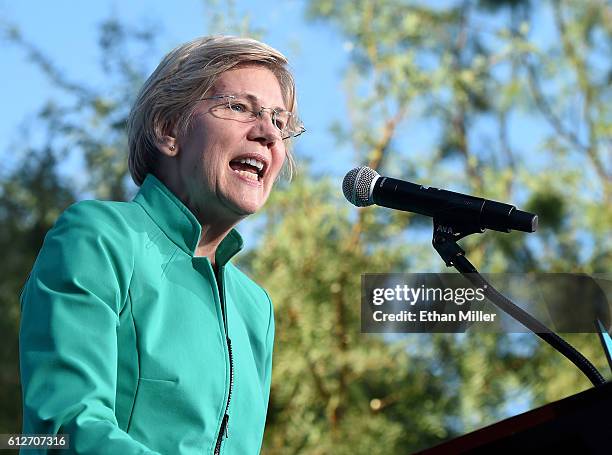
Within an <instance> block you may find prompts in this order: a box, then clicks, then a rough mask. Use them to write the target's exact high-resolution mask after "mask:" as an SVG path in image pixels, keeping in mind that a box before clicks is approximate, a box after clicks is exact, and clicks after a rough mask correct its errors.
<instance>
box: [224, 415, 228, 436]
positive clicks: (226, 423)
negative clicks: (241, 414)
mask: <svg viewBox="0 0 612 455" xmlns="http://www.w3.org/2000/svg"><path fill="white" fill-rule="evenodd" d="M227 438H229V414H225V439H227Z"/></svg>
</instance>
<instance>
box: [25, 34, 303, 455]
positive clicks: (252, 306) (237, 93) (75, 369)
mask: <svg viewBox="0 0 612 455" xmlns="http://www.w3.org/2000/svg"><path fill="white" fill-rule="evenodd" d="M296 112H297V103H296V96H295V85H294V82H293V77H292V76H291V73H290V72H289V71H288V69H287V61H286V59H285V58H284V57H283V55H282V54H280V53H279V52H278V51H276V50H274V49H272V48H270V47H269V46H267V45H265V44H262V43H260V42H257V41H255V40H251V39H242V38H235V37H225V36H216V37H207V38H201V39H196V40H194V41H192V42H190V43H187V44H184V45H182V46H180V47H178V48H176V49H174V50H173V51H171V52H170V53H169V54H168V55H167V56H166V57H165V58H164V59H163V60H162V62H161V63H160V64H159V66H158V67H157V69H156V70H155V71H154V72H153V74H152V75H151V76H150V77H149V79H148V80H147V81H146V83H145V84H144V87H143V88H142V90H141V92H140V94H139V96H138V99H137V100H136V103H135V105H134V107H133V109H132V112H131V114H130V119H129V125H128V136H129V169H130V173H131V175H132V178H133V179H134V181H135V182H136V184H137V185H139V186H141V188H140V191H139V193H138V194H137V196H136V197H135V198H134V200H132V201H131V202H127V203H125V202H101V201H83V202H80V203H77V204H75V205H73V206H72V207H70V208H69V209H68V210H67V211H66V212H64V214H63V215H62V216H61V217H60V218H59V219H58V221H57V223H56V224H55V226H54V227H53V229H52V230H51V231H50V232H49V233H48V234H47V236H46V238H45V242H44V244H43V247H42V249H41V252H40V254H39V256H38V258H37V260H36V263H35V265H34V268H33V270H32V273H31V274H30V277H29V279H28V281H27V283H26V286H25V288H24V291H23V294H22V298H21V302H22V319H21V321H22V322H21V331H20V356H21V379H22V385H23V400H24V428H23V432H24V433H27V434H68V435H70V450H71V451H72V452H74V453H83V454H94V453H95V454H126V455H127V454H136V453H138V454H142V453H146V454H153V453H160V454H196V453H198V454H200V453H257V452H258V451H259V449H260V446H261V441H262V437H263V430H264V425H265V418H266V410H267V405H268V396H269V390H270V376H271V367H272V345H273V339H274V318H273V312H272V305H271V302H270V299H269V297H268V295H267V294H266V292H265V291H264V290H263V289H262V288H260V287H259V286H258V285H257V284H256V283H254V282H253V281H251V280H250V279H249V278H248V277H247V276H246V275H244V274H243V273H242V272H240V271H239V270H238V269H237V268H236V267H235V266H234V265H233V264H232V263H231V262H230V259H231V258H232V257H233V256H234V255H235V254H236V253H237V252H238V251H239V250H240V249H241V248H242V239H241V237H240V235H239V234H238V233H237V232H236V231H235V230H234V229H233V228H234V226H235V225H236V224H237V223H238V222H240V221H241V220H242V219H244V218H245V217H247V216H248V215H250V214H252V213H255V212H257V211H258V210H259V209H260V208H261V207H262V206H263V204H264V203H265V202H266V200H267V198H268V196H269V194H270V191H271V189H272V186H273V184H274V182H275V180H276V179H277V177H278V175H279V173H280V171H281V168H282V167H283V165H286V166H287V167H288V168H289V170H290V171H291V169H292V167H293V162H292V159H291V156H290V153H289V150H288V148H289V146H290V144H289V141H290V140H291V138H293V137H295V136H297V135H299V134H300V133H301V132H303V131H304V129H303V127H302V126H301V125H300V123H299V121H298V119H297V116H296ZM286 157H287V158H288V159H287V160H286V159H285V158H286ZM285 161H287V162H288V163H285Z"/></svg>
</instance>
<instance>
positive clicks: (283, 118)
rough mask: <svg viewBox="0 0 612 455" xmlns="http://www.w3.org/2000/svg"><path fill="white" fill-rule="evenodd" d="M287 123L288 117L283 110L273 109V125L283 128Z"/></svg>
mask: <svg viewBox="0 0 612 455" xmlns="http://www.w3.org/2000/svg"><path fill="white" fill-rule="evenodd" d="M287 123H288V117H287V114H286V112H283V111H280V112H279V111H274V126H276V127H277V128H278V129H279V130H281V131H282V130H284V129H285V127H286V126H287Z"/></svg>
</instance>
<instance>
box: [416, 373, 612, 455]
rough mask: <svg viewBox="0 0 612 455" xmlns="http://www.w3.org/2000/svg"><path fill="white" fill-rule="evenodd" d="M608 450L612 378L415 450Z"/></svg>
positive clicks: (426, 454) (431, 453)
mask: <svg viewBox="0 0 612 455" xmlns="http://www.w3.org/2000/svg"><path fill="white" fill-rule="evenodd" d="M517 453H520V454H542V453H546V454H555V453H560V454H561V453H563V454H612V383H606V384H604V385H602V386H599V387H597V388H592V389H588V390H585V391H584V392H580V393H578V394H576V395H572V396H570V397H567V398H564V399H562V400H559V401H555V402H553V403H550V404H547V405H545V406H542V407H541V408H537V409H534V410H531V411H528V412H525V413H524V414H519V415H517V416H514V417H511V418H509V419H506V420H502V421H501V422H498V423H495V424H493V425H490V426H488V427H485V428H481V429H480V430H476V431H474V432H472V433H468V434H466V435H464V436H460V437H458V438H455V439H452V440H450V441H446V442H444V443H442V444H440V445H437V446H434V447H432V448H429V449H426V450H423V451H421V452H418V454H419V455H443V454H444V455H446V454H483V455H484V454H487V455H489V454H495V455H498V454H517Z"/></svg>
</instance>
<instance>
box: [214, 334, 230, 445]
mask: <svg viewBox="0 0 612 455" xmlns="http://www.w3.org/2000/svg"><path fill="white" fill-rule="evenodd" d="M227 350H228V352H229V360H230V386H229V393H228V394H227V403H226V404H225V412H224V414H223V420H222V421H221V428H220V429H219V435H218V436H217V444H216V445H215V455H219V454H220V453H221V443H222V442H223V436H225V438H226V439H227V438H229V433H228V427H229V413H228V411H229V405H230V401H231V400H232V388H233V386H234V356H233V355H232V340H230V337H229V336H228V337H227Z"/></svg>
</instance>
